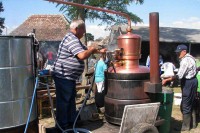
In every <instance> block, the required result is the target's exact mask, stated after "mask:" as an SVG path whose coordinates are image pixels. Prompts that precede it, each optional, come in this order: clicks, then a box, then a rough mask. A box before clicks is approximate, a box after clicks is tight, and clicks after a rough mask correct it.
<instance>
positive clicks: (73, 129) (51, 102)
mask: <svg viewBox="0 0 200 133" xmlns="http://www.w3.org/2000/svg"><path fill="white" fill-rule="evenodd" d="M94 76H95V75H94V74H93V76H92V83H91V86H90V88H89V91H88V92H87V95H86V97H85V99H84V101H83V103H82V105H81V108H80V110H79V112H78V114H77V116H76V119H75V121H74V123H73V128H71V129H67V130H63V129H62V128H61V127H60V125H59V124H58V122H57V121H56V116H55V113H54V110H53V109H54V107H53V101H52V99H51V94H50V90H49V85H48V83H47V84H45V83H41V82H40V84H43V85H46V87H47V93H48V97H49V101H50V105H51V113H52V115H53V118H54V120H55V123H56V125H57V126H58V128H59V129H60V130H61V131H62V133H67V132H68V131H73V132H74V133H79V132H84V133H92V132H91V131H89V130H87V129H84V128H75V126H76V122H77V120H78V117H79V115H80V113H81V111H82V109H83V107H84V106H85V104H86V102H87V99H88V98H89V95H90V93H91V91H92V87H93V84H94V79H95V78H94Z"/></svg>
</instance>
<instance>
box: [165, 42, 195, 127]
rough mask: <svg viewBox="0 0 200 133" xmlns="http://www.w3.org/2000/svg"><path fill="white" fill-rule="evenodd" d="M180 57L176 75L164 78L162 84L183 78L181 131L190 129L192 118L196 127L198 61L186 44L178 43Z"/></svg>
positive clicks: (177, 49)
mask: <svg viewBox="0 0 200 133" xmlns="http://www.w3.org/2000/svg"><path fill="white" fill-rule="evenodd" d="M175 52H176V53H177V55H178V57H179V59H180V68H179V70H178V73H177V74H176V76H172V77H170V78H167V79H164V80H163V81H162V84H163V85H164V84H166V82H168V81H172V80H174V79H176V78H177V79H180V80H181V90H182V101H181V112H182V114H183V123H182V128H181V131H189V130H190V123H191V118H192V122H193V123H191V125H192V128H196V126H197V125H196V113H195V110H194V105H195V97H196V93H197V85H198V81H197V78H196V63H195V59H194V57H193V56H191V55H190V54H189V53H187V46H186V45H183V44H181V45H178V46H177V48H176V51H175Z"/></svg>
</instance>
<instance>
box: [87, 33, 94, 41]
mask: <svg viewBox="0 0 200 133" xmlns="http://www.w3.org/2000/svg"><path fill="white" fill-rule="evenodd" d="M86 38H87V41H94V36H93V35H92V34H91V33H86Z"/></svg>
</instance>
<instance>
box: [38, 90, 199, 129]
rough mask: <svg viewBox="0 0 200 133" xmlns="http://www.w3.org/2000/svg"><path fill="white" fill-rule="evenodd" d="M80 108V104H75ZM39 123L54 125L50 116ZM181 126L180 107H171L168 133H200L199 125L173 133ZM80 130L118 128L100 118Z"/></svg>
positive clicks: (86, 123)
mask: <svg viewBox="0 0 200 133" xmlns="http://www.w3.org/2000/svg"><path fill="white" fill-rule="evenodd" d="M174 91H175V92H180V89H179V88H175V89H174ZM93 102H94V101H93V100H91V101H89V103H88V104H90V103H93ZM77 105H78V106H80V104H77ZM39 123H40V124H41V125H43V126H44V127H45V128H49V127H53V126H54V125H55V122H54V119H53V118H52V117H51V115H50V114H49V115H46V116H45V117H44V118H43V119H40V120H39ZM181 124H182V115H181V112H180V106H178V105H173V108H172V115H171V129H170V133H200V124H198V126H197V128H196V129H191V130H190V131H189V132H188V131H185V132H180V131H175V130H174V128H175V127H181ZM80 128H85V129H88V130H89V131H91V132H93V133H118V132H119V129H120V127H119V126H116V125H112V124H109V123H108V122H106V120H105V119H103V117H100V118H99V119H96V120H94V119H90V120H87V121H83V122H82V126H81V127H80Z"/></svg>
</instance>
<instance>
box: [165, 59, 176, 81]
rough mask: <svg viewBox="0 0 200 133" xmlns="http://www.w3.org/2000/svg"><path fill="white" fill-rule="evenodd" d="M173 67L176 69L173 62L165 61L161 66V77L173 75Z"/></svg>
mask: <svg viewBox="0 0 200 133" xmlns="http://www.w3.org/2000/svg"><path fill="white" fill-rule="evenodd" d="M175 69H176V67H175V66H174V64H173V63H171V62H165V63H164V64H163V65H162V66H161V70H162V71H164V73H163V74H162V75H161V78H165V77H171V76H174V70H175Z"/></svg>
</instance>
